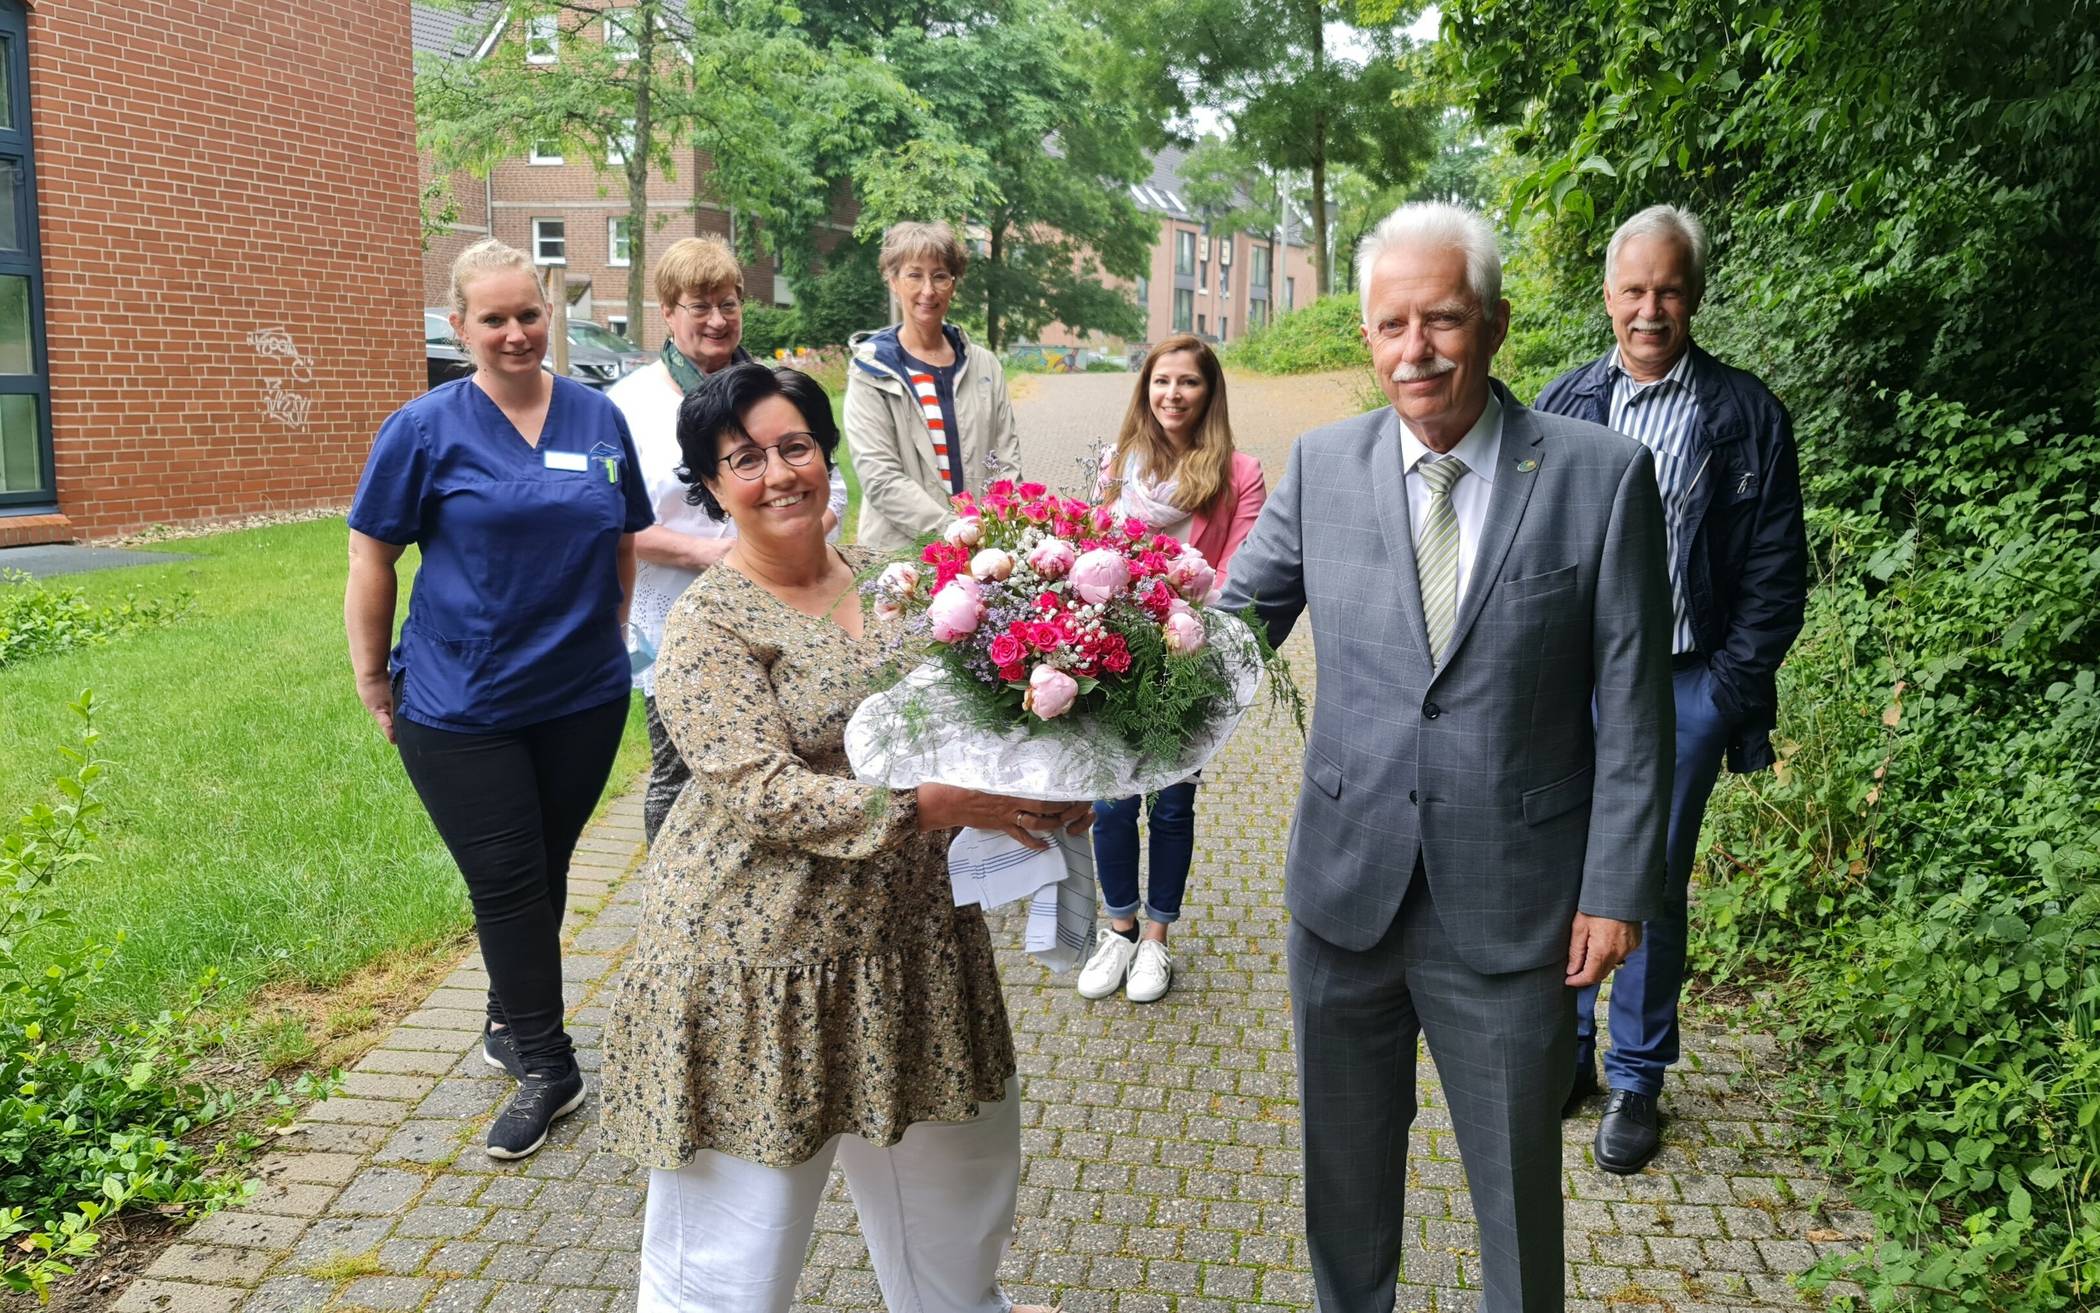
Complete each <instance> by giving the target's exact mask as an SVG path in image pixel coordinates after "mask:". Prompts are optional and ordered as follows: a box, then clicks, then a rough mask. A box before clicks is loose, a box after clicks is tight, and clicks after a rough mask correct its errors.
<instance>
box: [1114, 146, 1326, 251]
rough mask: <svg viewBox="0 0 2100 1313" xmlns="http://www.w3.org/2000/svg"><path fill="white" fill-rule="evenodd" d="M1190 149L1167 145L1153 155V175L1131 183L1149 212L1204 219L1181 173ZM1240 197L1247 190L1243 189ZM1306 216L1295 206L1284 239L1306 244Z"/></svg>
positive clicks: (1135, 197) (1135, 195)
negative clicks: (1190, 199) (1191, 201)
mask: <svg viewBox="0 0 2100 1313" xmlns="http://www.w3.org/2000/svg"><path fill="white" fill-rule="evenodd" d="M1188 157H1189V153H1188V152H1187V151H1185V150H1182V149H1181V148H1180V147H1178V146H1167V147H1165V148H1163V149H1161V150H1160V151H1159V152H1158V153H1157V154H1155V155H1153V157H1152V175H1151V176H1150V177H1148V178H1146V179H1145V180H1144V181H1143V182H1134V183H1132V184H1130V199H1132V200H1134V201H1136V202H1137V205H1138V208H1139V209H1141V210H1143V211H1145V212H1146V213H1147V214H1161V215H1165V216H1166V217H1168V218H1170V219H1182V220H1185V221H1187V222H1189V223H1201V222H1203V216H1202V215H1200V214H1197V213H1196V212H1195V210H1194V209H1192V208H1190V205H1189V199H1188V180H1187V179H1186V178H1183V177H1182V176H1181V166H1182V165H1183V164H1184V163H1185V162H1186V161H1187V160H1188ZM1241 199H1242V200H1245V199H1246V194H1245V193H1244V192H1242V193H1241ZM1306 226H1307V220H1306V217H1305V216H1304V215H1303V214H1301V213H1299V212H1298V211H1297V210H1296V209H1293V210H1292V211H1291V214H1290V225H1289V229H1288V231H1287V234H1286V236H1285V238H1284V241H1285V242H1286V243H1288V244H1289V245H1291V246H1303V245H1305V244H1306V241H1307V238H1306Z"/></svg>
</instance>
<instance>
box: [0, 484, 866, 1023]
mask: <svg viewBox="0 0 2100 1313" xmlns="http://www.w3.org/2000/svg"><path fill="white" fill-rule="evenodd" d="M839 454H840V458H841V464H842V466H843V468H844V470H845V473H846V480H847V486H848V488H849V489H851V494H852V499H851V501H849V503H848V505H847V510H846V534H847V540H848V541H851V535H852V532H853V525H854V524H855V522H856V520H857V518H858V513H859V503H860V493H859V482H858V480H857V479H856V478H855V476H854V474H853V466H852V462H851V461H850V460H846V459H845V452H844V450H843V448H842V449H841V451H840V453H839ZM152 550H159V551H165V552H169V553H185V554H188V555H189V556H190V557H191V558H192V559H189V560H171V561H170V562H169V563H168V564H166V565H143V566H136V567H131V568H127V569H121V570H105V571H99V572H95V573H89V574H81V575H71V576H67V577H65V578H63V579H60V580H55V581H53V582H54V583H56V584H58V585H61V586H64V587H69V588H72V587H77V588H79V589H80V590H81V591H82V592H83V593H84V594H86V596H87V599H88V600H89V601H90V602H106V601H116V600H120V599H121V598H123V597H124V596H125V595H126V594H127V593H131V592H134V591H135V592H136V593H138V594H139V595H140V596H142V597H162V598H165V597H171V596H173V595H174V594H176V593H177V592H180V591H182V590H185V589H187V590H189V591H190V592H191V593H192V594H194V598H195V600H194V602H193V604H192V606H191V608H190V610H189V612H188V614H187V615H185V616H184V617H183V618H182V619H180V620H178V621H176V622H175V623H174V624H172V625H169V626H167V627H165V628H160V629H153V630H148V631H146V632H144V633H140V634H136V635H133V636H131V637H128V638H124V639H121V640H118V641H116V642H113V643H111V644H109V645H107V646H103V647H94V648H87V649H84V650H78V651H73V652H67V653H61V654H57V655H53V656H47V657H40V658H36V659H33V660H28V661H23V662H20V663H18V664H15V665H11V666H8V667H5V668H0V808H4V809H5V813H6V815H8V816H10V817H11V816H13V815H14V814H16V813H18V812H19V811H20V810H21V809H22V808H23V807H25V806H27V805H29V804H30V803H32V802H35V801H37V800H39V799H42V798H46V797H48V796H49V795H50V788H51V781H52V778H53V776H54V775H55V774H56V773H57V772H58V768H59V767H60V765H61V764H62V763H61V759H60V757H59V755H58V752H57V748H58V746H59V745H60V744H64V743H70V742H71V741H72V739H73V735H74V733H75V731H76V727H77V726H76V722H75V718H74V717H73V715H72V713H71V712H69V711H68V710H67V709H66V704H67V703H68V702H69V701H70V700H71V699H72V698H73V697H74V696H75V695H76V694H78V693H79V691H80V690H81V689H83V688H92V689H94V691H95V700H96V704H97V707H98V713H97V722H98V726H99V728H100V729H101V731H102V735H103V739H102V750H103V752H104V753H105V754H106V755H107V756H108V757H109V759H110V761H111V763H112V765H111V769H110V772H109V775H108V777H107V782H106V785H105V787H104V790H103V795H102V796H103V799H104V801H105V802H106V803H107V806H108V810H107V812H105V813H104V816H103V824H104V831H105V835H106V841H105V843H104V844H103V845H102V849H101V851H102V856H103V860H102V861H101V863H100V864H98V865H95V866H91V867H88V868H85V869H83V870H82V871H80V872H79V873H78V874H77V876H75V877H73V878H74V888H73V889H72V890H71V891H70V902H71V905H72V907H73V908H74V910H75V914H76V916H77V918H78V920H79V922H80V924H81V926H82V927H83V928H84V930H85V931H86V932H87V933H88V934H91V935H93V936H94V937H96V938H98V939H106V938H110V937H113V936H115V935H116V934H117V933H118V932H120V931H121V932H123V934H124V935H125V936H126V939H125V943H124V947H123V950H122V952H121V953H120V955H119V956H118V959H117V961H116V963H115V965H114V967H113V969H112V971H111V973H110V975H109V977H108V980H107V985H106V988H105V989H104V991H103V995H102V997H100V998H99V999H98V1000H97V1002H98V1003H99V1004H101V1005H102V1006H105V1007H107V1008H109V1009H110V1010H111V1011H113V1012H126V1011H135V1012H151V1011H153V1010H155V1009H157V1008H158V1007H159V1006H160V1005H161V1004H162V1003H164V1002H166V1001H168V1000H170V999H172V998H175V997H177V996H179V995H180V994H181V993H182V991H183V990H184V989H185V987H186V986H187V985H188V984H189V983H190V982H191V981H193V980H194V979H195V978H196V977H197V976H198V975H199V974H200V973H201V972H203V971H204V970H205V969H206V968H207V967H211V966H218V967H220V968H221V969H222V970H224V971H225V973H226V975H227V977H228V982H229V991H230V995H229V997H228V1000H227V1001H228V1002H233V1001H237V1000H238V999H240V998H242V997H245V996H246V995H247V994H249V993H251V992H253V991H254V990H255V989H256V988H258V987H259V986H261V985H262V984H264V983H267V982H269V981H271V980H278V979H290V980H293V981H296V982H297V983H299V984H302V985H308V986H327V985H329V984H332V983H334V982H335V981H338V980H340V979H342V978H343V977H345V976H347V975H348V974H350V973H351V972H353V971H356V970H357V969H358V968H359V967H362V966H364V965H366V964H367V963H369V962H371V961H372V960H373V959H374V958H376V957H378V956H380V955H381V954H384V953H387V952H390V951H394V950H413V949H416V948H420V947H424V946H427V945H430V944H433V943H436V942H440V941H442V940H445V939H447V938H450V937H451V936H453V935H455V934H457V933H458V932H459V931H460V930H462V929H463V928H465V927H466V926H467V925H468V924H469V923H470V918H469V915H468V910H467V901H466V893H465V889H464V887H463V886H462V885H461V883H460V879H459V875H458V873H457V871H456V870H455V869H454V868H453V866H452V862H451V859H450V857H449V856H448V855H447V854H446V852H445V849H444V846H443V845H442V844H441V843H440V842H439V841H438V837H437V833H436V831H434V830H433V829H432V828H431V826H430V822H429V820H428V819H427V818H426V817H425V816H424V814H423V808H422V806H421V804H420V803H418V801H417V800H416V796H415V792H414V790H412V789H411V788H410V787H409V784H408V779H407V777H406V776H405V775H404V774H403V773H402V770H401V764H400V761H399V759H398V758H397V757H396V756H395V755H394V750H393V748H392V747H391V746H390V745H389V744H387V742H386V741H385V740H384V739H382V738H381V737H380V736H379V733H378V731H377V730H376V729H375V728H374V727H373V725H372V722H371V719H370V718H369V717H368V716H367V715H366V714H365V711H364V708H363V707H361V706H360V705H359V704H358V701H357V698H356V696H355V694H354V693H353V691H352V688H351V683H350V662H349V656H348V652H347V649H346V647H345V644H344V639H343V612H342V599H343V576H344V569H345V566H344V562H345V531H344V526H343V521H342V520H341V519H340V518H336V519H329V520H318V521H311V522H308V523H305V524H292V525H281V526H278V527H274V528H268V529H256V530H244V531H240V532H234V533H223V534H215V535H212V536H209V537H204V538H194V539H186V540H181V541H175V542H168V543H164V544H160V545H159V546H158V547H157V548H154V549H152ZM416 559H417V558H416V554H415V552H414V551H413V550H411V551H410V552H409V554H408V555H406V556H404V557H403V558H402V569H401V575H402V578H403V579H404V580H406V579H408V578H409V576H410V574H411V573H412V571H413V570H414V567H415V562H416ZM406 593H407V590H406V589H404V590H403V609H404V612H405V609H406ZM647 761H648V736H647V734H646V733H645V732H644V730H643V727H642V715H641V700H640V698H639V697H637V698H636V699H635V704H634V711H633V714H632V715H631V716H630V717H629V719H628V725H627V734H626V737H625V739H624V740H623V741H622V743H621V746H620V756H619V759H618V761H617V762H616V763H615V765H614V768H613V773H612V779H611V782H610V783H609V785H608V792H612V791H617V790H619V789H621V788H624V787H626V786H627V785H629V784H631V783H632V782H633V781H634V779H635V778H636V777H637V775H638V774H639V772H640V771H641V770H642V769H643V768H644V767H645V766H646V765H647Z"/></svg>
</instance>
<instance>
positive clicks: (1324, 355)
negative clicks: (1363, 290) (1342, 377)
mask: <svg viewBox="0 0 2100 1313" xmlns="http://www.w3.org/2000/svg"><path fill="white" fill-rule="evenodd" d="M1362 322H1363V303H1362V302H1361V301H1360V300H1359V299H1358V298H1357V295H1356V293H1354V292H1337V293H1335V294H1334V295H1333V296H1323V297H1321V298H1320V299H1319V300H1317V301H1315V302H1313V303H1312V304H1311V305H1309V306H1306V307H1304V308H1303V309H1301V310H1297V311H1293V312H1291V313H1289V314H1285V315H1282V316H1279V317H1278V318H1277V319H1275V320H1274V321H1272V322H1270V323H1267V324H1264V325H1263V326H1262V327H1260V328H1257V329H1255V330H1254V331H1253V332H1251V333H1249V334H1247V336H1245V337H1243V338H1241V339H1240V340H1239V341H1237V342H1233V343H1231V344H1229V345H1228V346H1226V347H1225V349H1224V350H1223V351H1221V352H1219V353H1218V354H1219V358H1220V359H1221V360H1223V362H1224V363H1225V364H1226V365H1228V366H1230V367H1232V368H1234V369H1246V370H1252V371H1253V372H1254V373H1257V374H1316V373H1319V372H1321V371H1323V370H1329V369H1362V368H1366V367H1368V366H1369V364H1370V361H1371V354H1370V352H1368V351H1366V350H1365V349H1364V343H1363V337H1362V336H1361V335H1360V334H1359V333H1358V331H1357V329H1358V326H1359V325H1360V324H1362Z"/></svg>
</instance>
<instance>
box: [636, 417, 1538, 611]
mask: <svg viewBox="0 0 2100 1313" xmlns="http://www.w3.org/2000/svg"><path fill="white" fill-rule="evenodd" d="M1449 455H1450V456H1455V457H1457V458H1458V459H1459V460H1462V461H1464V462H1465V463H1466V473H1465V477H1463V478H1461V479H1460V480H1459V481H1458V482H1457V483H1455V484H1453V485H1451V510H1452V513H1453V514H1455V515H1457V516H1458V604H1459V606H1460V607H1461V608H1463V607H1464V606H1465V601H1466V585H1467V584H1469V583H1470V582H1472V579H1473V558H1474V557H1475V556H1476V555H1478V554H1479V552H1480V534H1481V531H1482V530H1483V529H1485V528H1486V527H1487V514H1488V498H1489V497H1490V496H1491V495H1492V494H1493V493H1494V491H1495V465H1496V463H1497V462H1498V461H1500V460H1501V459H1502V403H1501V402H1500V401H1497V400H1496V399H1495V394H1494V393H1492V392H1490V393H1488V400H1487V408H1486V409H1485V410H1482V411H1481V412H1480V418H1479V419H1477V420H1475V421H1473V427H1472V428H1470V429H1467V430H1466V436H1464V437H1463V438H1460V439H1459V440H1458V445H1457V446H1456V447H1453V448H1452V449H1451V451H1450V453H1449ZM1439 459H1446V458H1445V457H1439V456H1438V455H1437V454H1436V453H1435V452H1433V451H1431V450H1430V449H1429V448H1428V447H1426V446H1423V445H1422V440H1421V439H1420V438H1418V437H1416V436H1415V435H1414V431H1413V430H1412V429H1410V428H1408V427H1407V422H1406V421H1405V420H1402V421H1401V423H1400V463H1401V468H1402V469H1404V470H1406V471H1407V518H1408V523H1409V524H1411V525H1412V526H1413V528H1414V535H1415V542H1416V543H1417V544H1420V543H1421V541H1422V528H1423V526H1424V525H1426V524H1428V523H1429V481H1428V480H1427V479H1424V478H1423V477H1422V474H1421V471H1420V470H1419V469H1417V468H1416V467H1417V466H1419V465H1420V464H1421V463H1422V462H1423V461H1425V460H1439ZM647 463H648V458H647V457H646V456H645V457H643V464H645V465H646V464H647Z"/></svg>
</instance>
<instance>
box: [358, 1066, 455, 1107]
mask: <svg viewBox="0 0 2100 1313" xmlns="http://www.w3.org/2000/svg"><path fill="white" fill-rule="evenodd" d="M436 1083H437V1082H436V1080H435V1078H434V1077H432V1076H429V1075H403V1074H397V1073H392V1072H383V1071H352V1072H349V1073H347V1074H345V1075H344V1077H343V1093H344V1094H345V1095H348V1096H349V1097H351V1098H353V1099H393V1100H395V1101H396V1102H401V1103H412V1102H414V1101H415V1100H417V1099H420V1098H422V1097H423V1096H424V1095H425V1094H428V1093H430V1087H431V1086H432V1085H434V1084H436Z"/></svg>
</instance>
